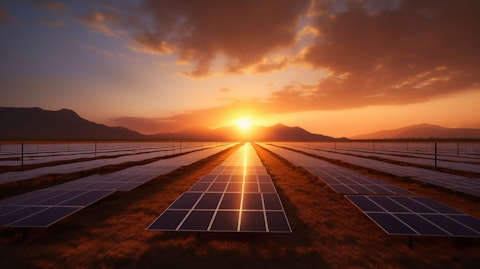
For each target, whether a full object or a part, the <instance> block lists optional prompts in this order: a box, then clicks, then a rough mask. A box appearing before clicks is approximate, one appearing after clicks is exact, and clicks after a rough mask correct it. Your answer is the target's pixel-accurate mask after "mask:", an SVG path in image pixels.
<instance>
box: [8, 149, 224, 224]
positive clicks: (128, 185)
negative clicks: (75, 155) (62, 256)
mask: <svg viewBox="0 0 480 269" xmlns="http://www.w3.org/2000/svg"><path fill="white" fill-rule="evenodd" d="M225 147H226V146H222V147H218V148H212V149H206V150H202V151H198V152H194V153H190V154H187V155H182V156H179V157H176V158H171V159H165V160H160V161H157V162H153V163H150V164H147V165H141V166H133V167H130V168H127V169H124V170H121V171H118V172H115V173H112V174H107V175H92V176H88V177H84V178H80V179H77V180H73V181H70V182H67V183H63V184H59V185H56V186H52V187H49V188H46V189H40V190H36V191H32V192H29V193H25V194H22V195H18V196H15V197H12V198H9V199H6V200H3V201H0V226H7V227H48V226H50V225H52V224H54V223H56V222H58V221H60V220H62V219H63V218H66V217H68V216H70V215H71V214H73V213H75V212H77V211H79V210H81V209H83V208H84V207H87V206H89V205H91V204H93V203H95V202H97V201H99V200H101V199H103V198H105V197H107V196H108V195H110V194H112V193H113V192H115V191H130V190H132V189H134V188H136V187H138V186H140V185H142V184H144V183H146V182H147V181H149V180H151V179H153V178H155V177H156V176H157V175H161V174H167V173H169V172H171V171H173V170H175V169H177V168H178V167H180V166H183V165H187V164H189V163H191V162H194V161H196V160H199V159H201V158H204V157H207V156H209V155H211V154H214V153H216V152H218V151H221V150H222V149H225Z"/></svg>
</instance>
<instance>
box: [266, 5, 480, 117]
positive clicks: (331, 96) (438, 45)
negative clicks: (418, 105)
mask: <svg viewBox="0 0 480 269" xmlns="http://www.w3.org/2000/svg"><path fill="white" fill-rule="evenodd" d="M346 2H347V4H346V5H345V6H344V7H343V8H341V10H342V11H341V12H332V7H331V6H329V5H326V4H323V5H319V7H318V10H317V12H316V13H317V14H322V15H321V16H318V17H317V18H316V21H315V25H314V26H315V27H317V29H318V30H319V32H320V34H319V35H318V36H317V37H316V39H315V43H314V45H313V46H311V47H309V48H308V51H307V53H305V54H304V61H305V62H306V63H308V64H310V65H311V66H313V67H314V68H317V69H325V70H328V72H330V77H329V78H328V79H326V80H323V81H320V82H319V83H318V85H316V86H315V89H314V92H313V94H311V95H310V96H309V98H306V100H307V101H310V102H314V103H317V104H318V109H323V108H331V109H337V108H345V107H355V106H363V105H375V104H407V103H413V102H420V101H426V100H429V99H432V98H435V97H438V96H442V95H446V94H451V93H456V92H460V91H468V90H472V89H478V87H479V85H480V53H479V51H478V48H479V47H480V35H478V33H480V1H473V0H472V1H448V0H439V1H418V0H405V1H393V2H396V3H397V5H389V6H376V5H375V3H378V1H346ZM393 2H392V3H393ZM337 8H338V7H337ZM301 94H303V91H302V89H298V88H297V89H296V90H295V91H292V90H288V89H287V90H283V91H281V92H278V93H276V94H275V95H274V96H273V97H272V98H273V99H275V100H281V99H282V98H290V99H291V98H296V99H299V100H302V99H305V98H301V96H300V95H301Z"/></svg>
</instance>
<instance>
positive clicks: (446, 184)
mask: <svg viewBox="0 0 480 269" xmlns="http://www.w3.org/2000/svg"><path fill="white" fill-rule="evenodd" d="M276 148H277V147H269V149H271V150H272V151H273V150H277V149H276ZM297 148H298V149H300V150H301V151H304V152H307V153H310V154H315V155H317V156H321V157H326V158H330V159H337V160H341V161H343V162H347V163H351V164H354V165H359V166H362V167H366V168H371V169H375V170H377V171H383V172H386V173H389V174H394V175H397V176H401V177H410V178H412V179H415V180H418V181H422V182H426V183H429V184H432V185H436V186H440V187H443V188H447V189H451V190H454V191H458V192H462V193H466V194H470V195H473V196H476V197H480V181H479V180H476V179H475V178H469V177H464V176H459V175H452V174H449V173H443V172H440V171H434V170H431V169H425V168H420V167H414V166H405V165H397V164H392V163H387V162H384V161H379V160H374V159H370V158H366V157H359V156H354V155H351V154H344V153H338V152H330V151H324V150H320V149H308V148H299V147H297ZM283 150H284V151H286V150H285V149H283ZM287 151H288V150H287ZM297 154H299V153H297ZM300 155H301V154H300ZM289 161H291V160H289ZM292 162H293V161H292ZM473 165H474V166H475V164H473ZM476 166H478V165H476ZM477 169H478V168H477ZM460 170H461V169H460Z"/></svg>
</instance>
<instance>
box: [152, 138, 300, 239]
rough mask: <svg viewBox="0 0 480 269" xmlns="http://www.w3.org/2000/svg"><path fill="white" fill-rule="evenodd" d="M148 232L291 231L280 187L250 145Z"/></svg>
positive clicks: (174, 205)
mask: <svg viewBox="0 0 480 269" xmlns="http://www.w3.org/2000/svg"><path fill="white" fill-rule="evenodd" d="M147 229H148V230H161V231H209V232H274V233H290V232H291V228H290V224H289V223H288V219H287V217H286V215H285V211H284V209H283V206H282V203H281V201H280V198H279V196H278V194H277V192H276V189H275V186H274V184H273V182H272V180H271V178H270V176H269V175H268V173H267V171H266V170H265V167H263V165H262V163H261V161H260V160H259V159H258V156H257V155H256V152H255V150H254V149H253V147H252V146H251V145H250V144H245V145H244V146H242V147H241V148H240V149H238V150H237V151H236V152H235V153H233V154H232V155H231V156H230V157H229V158H227V159H226V160H225V161H224V162H223V163H222V165H220V166H218V167H216V168H215V169H214V170H213V171H212V172H211V173H210V174H208V175H205V176H203V177H202V178H200V179H199V180H198V182H197V183H196V184H194V185H193V186H192V187H191V188H190V189H189V190H188V191H187V192H185V193H183V194H182V195H181V196H180V197H179V198H178V199H177V200H175V201H174V202H173V203H172V204H171V205H170V207H169V208H168V209H167V210H165V211H164V212H163V213H162V214H161V215H160V216H159V217H158V218H157V219H156V220H155V221H154V222H153V223H152V224H151V225H150V226H149V227H148V228H147Z"/></svg>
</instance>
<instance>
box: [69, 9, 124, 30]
mask: <svg viewBox="0 0 480 269" xmlns="http://www.w3.org/2000/svg"><path fill="white" fill-rule="evenodd" d="M78 19H79V20H80V21H81V22H83V23H84V24H86V25H87V26H89V27H90V28H92V29H94V30H96V31H99V32H101V33H103V34H106V35H119V34H120V33H121V32H119V31H116V30H114V29H113V28H112V27H111V25H116V24H119V23H120V21H121V19H120V18H119V17H118V16H117V15H116V14H114V13H108V12H101V11H92V12H90V13H89V14H88V15H84V16H78Z"/></svg>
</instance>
